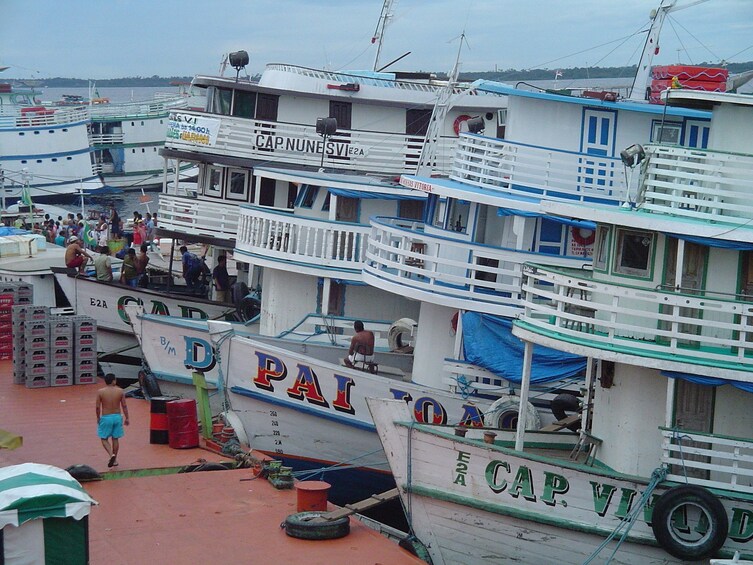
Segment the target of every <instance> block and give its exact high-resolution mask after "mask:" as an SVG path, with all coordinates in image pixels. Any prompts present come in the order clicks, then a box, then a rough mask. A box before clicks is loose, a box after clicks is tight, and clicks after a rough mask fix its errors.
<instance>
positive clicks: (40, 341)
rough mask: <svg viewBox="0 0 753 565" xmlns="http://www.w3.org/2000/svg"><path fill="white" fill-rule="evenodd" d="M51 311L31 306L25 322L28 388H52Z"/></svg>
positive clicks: (47, 308)
mask: <svg viewBox="0 0 753 565" xmlns="http://www.w3.org/2000/svg"><path fill="white" fill-rule="evenodd" d="M49 317H50V309H49V307H47V306H29V307H28V308H27V310H26V320H25V321H24V341H25V349H26V371H25V374H26V379H25V383H26V387H27V388H40V387H46V386H50V324H49Z"/></svg>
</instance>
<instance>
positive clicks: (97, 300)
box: [89, 298, 107, 308]
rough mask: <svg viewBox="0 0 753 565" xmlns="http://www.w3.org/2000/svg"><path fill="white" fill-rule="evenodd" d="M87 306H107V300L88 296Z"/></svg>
mask: <svg viewBox="0 0 753 565" xmlns="http://www.w3.org/2000/svg"><path fill="white" fill-rule="evenodd" d="M89 306H95V307H97V308H107V301H106V300H104V299H102V298H89Z"/></svg>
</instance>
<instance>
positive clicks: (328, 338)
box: [277, 313, 392, 351]
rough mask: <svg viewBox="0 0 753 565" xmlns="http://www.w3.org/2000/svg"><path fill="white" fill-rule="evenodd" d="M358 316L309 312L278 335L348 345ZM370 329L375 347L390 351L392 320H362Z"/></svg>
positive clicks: (292, 338)
mask: <svg viewBox="0 0 753 565" xmlns="http://www.w3.org/2000/svg"><path fill="white" fill-rule="evenodd" d="M355 321H356V318H346V317H343V316H328V315H326V314H314V313H312V314H307V315H306V316H305V317H304V318H303V319H302V320H301V321H300V322H298V323H297V324H296V325H295V326H293V327H292V328H290V329H289V330H286V331H284V332H282V333H280V334H278V335H277V337H278V338H285V339H291V340H297V341H308V342H311V343H327V342H329V343H331V344H332V345H341V346H343V347H348V345H350V338H351V337H353V335H354V334H355V330H354V329H353V322H355ZM361 321H362V322H363V323H364V325H365V326H366V327H367V328H368V329H369V331H371V332H373V334H374V347H375V348H376V349H378V350H387V351H389V332H390V328H391V327H392V322H384V321H381V320H363V319H362V320H361Z"/></svg>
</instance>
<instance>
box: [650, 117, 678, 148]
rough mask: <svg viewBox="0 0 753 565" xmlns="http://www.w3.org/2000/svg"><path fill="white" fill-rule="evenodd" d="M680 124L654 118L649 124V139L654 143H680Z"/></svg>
mask: <svg viewBox="0 0 753 565" xmlns="http://www.w3.org/2000/svg"><path fill="white" fill-rule="evenodd" d="M681 134H682V124H678V123H677V122H662V121H661V120H654V121H653V122H652V125H651V141H653V142H654V143H669V144H672V145H679V144H680V135H681Z"/></svg>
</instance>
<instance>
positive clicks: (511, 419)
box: [484, 396, 541, 430]
mask: <svg viewBox="0 0 753 565" xmlns="http://www.w3.org/2000/svg"><path fill="white" fill-rule="evenodd" d="M519 410H520V397H519V396H505V397H503V398H499V399H497V400H495V401H494V404H492V405H491V406H490V407H489V409H488V410H487V411H486V412H484V425H485V426H486V427H487V428H497V429H499V430H514V429H515V428H516V426H517V425H518V416H519ZM540 427H541V417H540V416H539V411H538V410H536V407H535V406H534V405H533V404H531V403H530V402H527V403H526V429H529V430H538V429H539V428H540Z"/></svg>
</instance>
